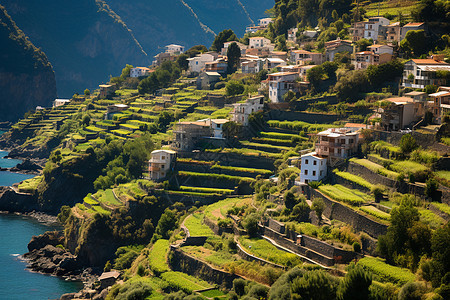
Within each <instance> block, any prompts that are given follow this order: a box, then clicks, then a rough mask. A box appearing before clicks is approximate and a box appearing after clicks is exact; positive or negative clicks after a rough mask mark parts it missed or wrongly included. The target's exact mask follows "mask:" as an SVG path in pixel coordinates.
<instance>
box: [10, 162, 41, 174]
mask: <svg viewBox="0 0 450 300" xmlns="http://www.w3.org/2000/svg"><path fill="white" fill-rule="evenodd" d="M41 170H42V166H41V165H39V164H38V163H37V162H36V161H34V160H31V159H25V160H24V161H23V162H22V163H20V164H18V165H17V166H15V167H14V168H11V171H12V172H22V173H28V174H39V172H40V171H41Z"/></svg>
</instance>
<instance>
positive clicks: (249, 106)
mask: <svg viewBox="0 0 450 300" xmlns="http://www.w3.org/2000/svg"><path fill="white" fill-rule="evenodd" d="M232 106H233V110H232V111H231V121H233V122H236V123H240V124H242V125H244V126H247V125H248V116H250V114H252V113H255V112H258V111H261V110H263V108H264V96H262V95H260V96H256V97H252V98H248V99H247V100H246V101H245V102H244V103H234V104H232Z"/></svg>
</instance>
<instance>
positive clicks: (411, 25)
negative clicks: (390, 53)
mask: <svg viewBox="0 0 450 300" xmlns="http://www.w3.org/2000/svg"><path fill="white" fill-rule="evenodd" d="M410 30H426V27H425V23H423V22H421V23H408V24H406V25H405V26H403V27H402V28H401V33H400V40H403V39H404V38H405V36H406V34H407V33H408V31H410Z"/></svg>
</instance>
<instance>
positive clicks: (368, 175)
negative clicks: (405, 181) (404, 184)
mask: <svg viewBox="0 0 450 300" xmlns="http://www.w3.org/2000/svg"><path fill="white" fill-rule="evenodd" d="M347 171H348V172H350V173H353V174H355V175H359V176H361V177H362V178H364V179H366V180H367V181H369V182H370V183H372V184H382V185H385V186H387V187H390V188H394V189H397V188H398V186H399V184H398V181H396V180H392V179H390V178H387V177H385V176H383V175H380V174H377V173H374V172H372V171H371V170H369V169H367V168H366V167H364V166H361V165H358V164H357V163H354V162H349V164H348V167H347Z"/></svg>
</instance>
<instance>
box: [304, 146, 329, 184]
mask: <svg viewBox="0 0 450 300" xmlns="http://www.w3.org/2000/svg"><path fill="white" fill-rule="evenodd" d="M325 176H327V159H326V158H325V157H321V156H318V155H317V153H316V152H311V153H307V154H305V155H302V156H301V159H300V182H301V183H306V184H308V183H309V182H311V181H320V180H322V179H323V178H325Z"/></svg>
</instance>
